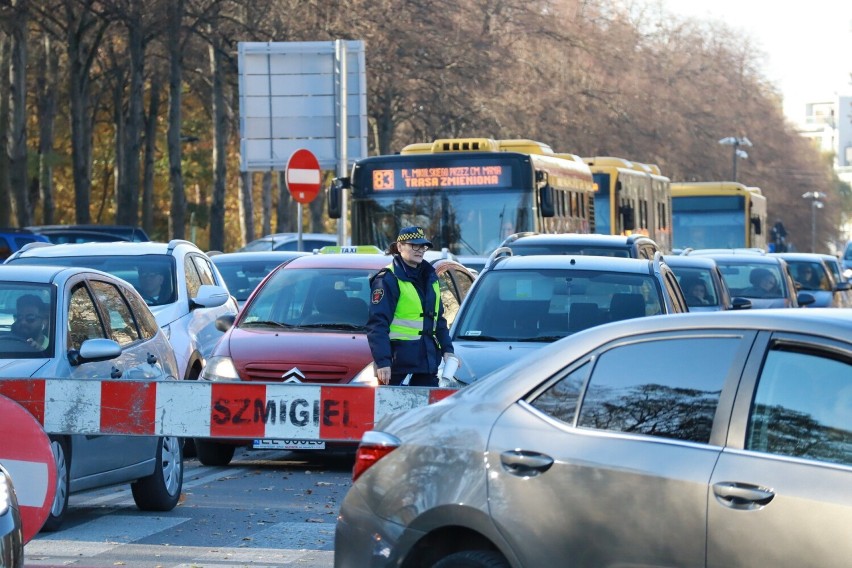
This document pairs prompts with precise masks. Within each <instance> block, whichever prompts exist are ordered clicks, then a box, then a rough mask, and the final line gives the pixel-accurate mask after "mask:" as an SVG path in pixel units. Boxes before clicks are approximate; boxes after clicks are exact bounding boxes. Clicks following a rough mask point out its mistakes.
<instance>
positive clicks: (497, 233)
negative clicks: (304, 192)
mask: <svg viewBox="0 0 852 568" xmlns="http://www.w3.org/2000/svg"><path fill="white" fill-rule="evenodd" d="M571 156H572V157H570V158H566V157H558V156H556V155H555V154H554V153H553V150H552V149H551V148H550V146H548V145H546V144H543V143H540V142H535V141H532V140H520V139H519V140H494V139H490V138H464V139H440V140H435V141H434V142H427V143H419V144H411V145H409V146H406V147H405V148H403V150H402V152H401V153H400V154H395V155H387V156H374V157H370V158H364V159H362V160H359V161H357V162H356V163H355V164H354V166H353V167H352V172H351V176H350V177H349V178H338V179H336V180H334V182H333V183H332V185H331V187H330V188H329V194H328V198H329V199H328V205H329V216H330V217H331V218H340V215H341V197H342V196H341V192H342V191H344V190H345V189H347V188H349V189H350V192H349V196H350V202H349V203H350V207H349V211H350V220H351V234H352V242H353V243H358V244H374V245H376V246H378V247H380V248H383V249H384V248H387V246H388V245H389V244H390V243H391V242H393V241H394V240H395V239H396V235H397V234H398V231H399V229H400V228H401V227H406V226H411V225H419V226H422V227H423V228H424V229H425V231H426V234H427V235H428V236H429V237H430V239H431V240H432V243H433V244H434V246H435V248H437V249H447V250H448V251H449V252H450V253H453V254H455V255H457V256H459V257H460V259H461V260H462V261H463V262H467V263H468V264H469V265H474V267H475V268H476V267H477V266H476V265H481V264H483V263H484V260H485V257H487V255H488V254H490V253H491V252H492V251H493V250H494V249H495V248H497V247H498V246H499V245H500V244H501V243H502V242H503V239H505V237H507V236H509V235H511V234H514V233H518V232H526V231H534V232H538V233H567V232H576V233H588V232H591V231H593V230H594V218H595V217H594V184H593V180H592V173H591V170H590V169H589V167H588V166H587V165H586V164H584V163H583V161H582V160H581V159H580V158H579V157H578V156H573V155H571Z"/></svg>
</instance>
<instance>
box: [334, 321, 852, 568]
mask: <svg viewBox="0 0 852 568" xmlns="http://www.w3.org/2000/svg"><path fill="white" fill-rule="evenodd" d="M353 478H355V481H354V483H353V484H352V487H351V488H350V489H349V491H348V493H347V495H346V497H345V499H344V501H343V504H342V506H341V508H340V512H339V515H338V520H337V530H336V535H335V538H334V545H335V552H334V565H335V566H336V567H337V568H350V567H352V568H355V567H357V568H363V567H367V566H374V567H377V566H434V567H436V568H437V567H439V566H441V567H444V566H475V567H484V566H488V567H492V568H494V567H513V568H520V567H527V568H529V567H536V568H538V567H545V566H562V565H570V566H583V567H586V566H588V567H602V566H610V567H614V566H619V567H626V566H669V567H671V566H693V567H711V566H712V567H723V566H724V567H727V566H772V567H774V568H799V567H802V566H819V567H820V568H847V567H848V566H849V559H850V558H852V538H849V530H850V527H852V490H850V488H852V311H850V310H840V309H838V310H744V311H736V312H734V311H731V312H725V313H698V314H678V315H674V316H667V317H653V318H639V319H633V320H630V321H625V322H618V323H613V324H609V325H603V326H598V327H595V328H592V329H589V330H586V331H583V332H581V333H578V334H576V335H573V336H571V337H568V338H566V339H563V340H561V341H557V342H555V343H553V344H550V345H546V346H544V347H542V348H541V349H540V350H538V351H536V352H535V354H534V355H532V356H529V357H523V358H520V359H518V360H517V361H516V362H514V363H513V364H511V365H509V366H507V367H504V368H503V369H501V370H499V371H497V372H495V373H493V374H492V375H491V376H489V377H487V378H486V379H484V380H481V381H479V382H477V383H476V384H473V385H471V386H469V387H465V388H464V389H462V390H460V391H459V392H457V393H456V394H454V395H453V396H450V397H449V398H446V399H444V400H443V401H441V402H439V403H437V404H433V405H431V406H428V407H424V408H421V409H416V410H411V411H408V412H404V413H398V414H394V415H391V416H388V417H385V418H384V419H382V420H380V422H379V423H378V424H377V425H375V426H374V428H373V430H371V431H368V432H367V433H366V434H365V435H364V436H363V438H362V441H361V445H360V447H359V449H358V451H357V454H356V460H355V467H354V470H353Z"/></svg>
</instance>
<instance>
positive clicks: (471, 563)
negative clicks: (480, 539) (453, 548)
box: [432, 550, 509, 568]
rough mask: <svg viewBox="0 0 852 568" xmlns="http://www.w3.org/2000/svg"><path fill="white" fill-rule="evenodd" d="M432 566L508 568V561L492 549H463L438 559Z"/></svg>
mask: <svg viewBox="0 0 852 568" xmlns="http://www.w3.org/2000/svg"><path fill="white" fill-rule="evenodd" d="M432 568H509V563H508V562H506V559H505V558H503V555H502V554H500V553H499V552H495V551H493V550H463V551H461V552H456V553H455V554H451V555H449V556H447V557H446V558H443V559H441V560H439V561H438V562H436V563H435V564H433V566H432Z"/></svg>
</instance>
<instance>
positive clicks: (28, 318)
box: [11, 294, 50, 351]
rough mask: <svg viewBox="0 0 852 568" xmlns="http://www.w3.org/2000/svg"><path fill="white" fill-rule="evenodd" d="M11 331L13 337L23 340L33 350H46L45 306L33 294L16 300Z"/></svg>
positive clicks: (47, 341)
mask: <svg viewBox="0 0 852 568" xmlns="http://www.w3.org/2000/svg"><path fill="white" fill-rule="evenodd" d="M11 331H12V335H13V336H15V337H18V338H20V339H22V340H24V341H25V342H26V344H27V345H29V346H30V347H32V348H33V349H36V350H37V351H44V350H45V349H47V346H48V343H50V338H49V337H48V336H47V304H45V303H44V302H43V301H42V300H41V298H39V297H38V296H35V295H33V294H24V295H23V296H21V297H20V298H18V301H17V304H16V309H15V322H14V323H13V324H12V327H11Z"/></svg>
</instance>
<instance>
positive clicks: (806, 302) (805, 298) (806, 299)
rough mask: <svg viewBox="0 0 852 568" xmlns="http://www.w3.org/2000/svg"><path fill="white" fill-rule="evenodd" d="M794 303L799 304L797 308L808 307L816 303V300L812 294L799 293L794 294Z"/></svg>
mask: <svg viewBox="0 0 852 568" xmlns="http://www.w3.org/2000/svg"><path fill="white" fill-rule="evenodd" d="M796 302H798V303H799V306H810V305H811V304H813V303H814V302H816V298H815V297H814V295H813V294H809V293H808V292H799V293H798V294H796Z"/></svg>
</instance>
